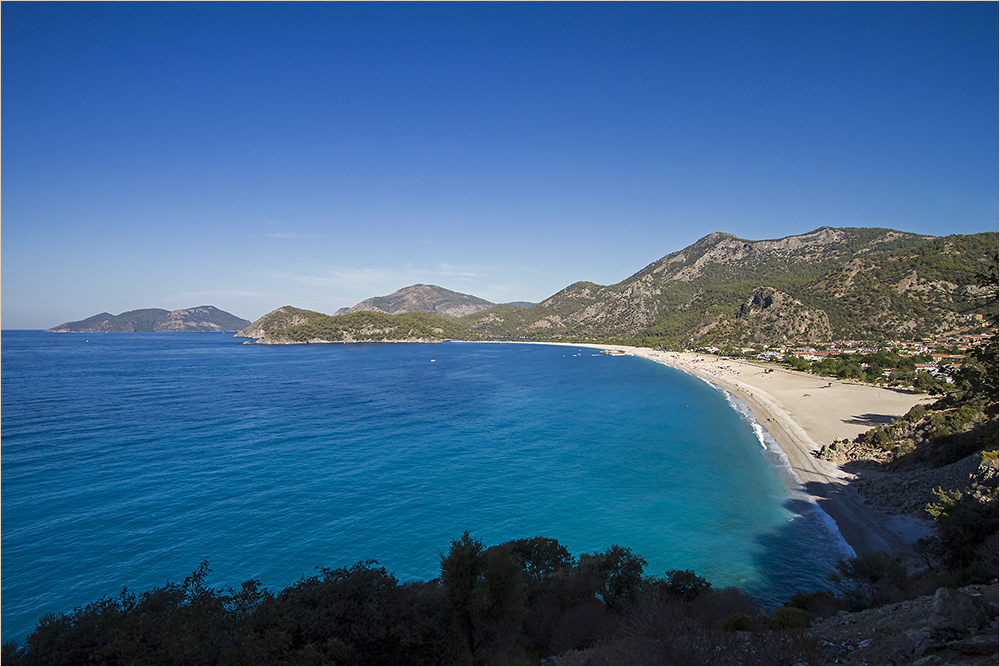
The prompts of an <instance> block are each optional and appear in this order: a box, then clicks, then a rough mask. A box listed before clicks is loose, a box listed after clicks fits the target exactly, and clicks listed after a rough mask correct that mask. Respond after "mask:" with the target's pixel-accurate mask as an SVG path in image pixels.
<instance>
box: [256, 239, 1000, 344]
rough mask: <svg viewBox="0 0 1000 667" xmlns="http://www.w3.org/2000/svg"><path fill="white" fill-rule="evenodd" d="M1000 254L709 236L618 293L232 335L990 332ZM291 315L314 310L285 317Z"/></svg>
mask: <svg viewBox="0 0 1000 667" xmlns="http://www.w3.org/2000/svg"><path fill="white" fill-rule="evenodd" d="M997 250H998V235H997V233H996V232H991V233H983V234H973V235H955V236H947V237H940V238H937V237H929V236H921V235H917V234H908V233H904V232H898V231H894V230H889V229H868V228H858V229H855V228H843V229H835V228H830V227H823V228H820V229H817V230H815V231H813V232H809V233H807V234H800V235H796V236H789V237H786V238H783V239H776V240H764V241H750V240H745V239H739V238H737V237H735V236H732V235H731V234H723V233H719V232H716V233H713V234H709V235H708V236H706V237H705V238H703V239H701V240H699V241H697V242H696V243H694V244H692V245H691V246H689V247H687V248H685V249H683V250H680V251H677V252H673V253H671V254H669V255H667V256H665V257H663V258H662V259H660V260H658V261H656V262H654V263H652V264H650V265H649V266H647V267H646V268H644V269H642V270H641V271H639V272H638V273H636V274H634V275H632V276H631V277H629V278H627V279H625V280H623V281H622V282H620V283H617V284H615V285H607V286H605V285H598V284H596V283H593V282H586V281H583V282H578V283H574V284H573V285H570V286H568V287H566V288H565V289H563V290H561V291H560V292H558V293H556V294H554V295H552V296H551V297H549V298H547V299H545V300H544V301H542V302H541V303H538V304H534V305H531V306H528V307H521V306H517V305H512V304H504V305H492V306H489V304H488V302H486V301H484V300H482V299H479V298H477V297H473V296H470V295H462V294H458V293H456V292H451V291H450V290H445V289H443V288H439V287H435V286H428V285H414V286H411V287H408V288H404V289H402V290H399V291H398V292H396V293H395V294H393V295H390V296H388V297H378V298H373V299H369V300H366V301H363V302H362V303H360V304H358V305H357V306H354V307H353V308H350V309H343V310H342V311H341V313H342V314H340V315H335V316H332V317H330V319H327V320H324V321H323V323H322V326H320V325H318V324H317V323H313V324H312V326H310V327H306V328H299V329H296V330H294V331H292V330H289V331H285V329H287V328H289V327H291V326H293V325H301V324H303V323H305V322H306V321H307V320H311V319H312V318H313V317H318V316H320V315H321V314H320V313H311V311H302V310H301V309H296V308H292V307H291V306H285V307H284V308H279V309H278V310H276V311H274V312H273V313H268V314H267V315H265V316H264V317H262V318H260V319H259V320H258V321H257V322H255V323H254V324H253V325H251V326H250V327H247V328H246V329H244V330H243V331H241V332H240V333H239V334H238V335H240V336H243V337H247V338H252V339H254V340H256V341H257V342H260V343H272V344H273V343H277V344H288V343H303V342H338V343H340V342H372V341H424V342H435V341H440V340H445V339H456V340H495V339H504V340H539V341H573V342H584V341H587V342H613V343H618V344H631V345H638V346H644V347H660V346H664V347H670V348H675V349H676V348H686V347H698V346H708V345H712V346H718V347H725V346H737V347H738V346H744V345H777V344H788V343H799V342H802V343H809V342H813V343H816V342H824V341H831V340H844V339H856V340H872V341H878V340H892V339H895V340H917V339H921V338H923V337H927V336H937V335H940V334H943V333H946V332H953V331H963V332H977V331H985V330H987V329H988V326H987V325H988V323H989V321H990V320H991V318H993V317H995V315H996V313H997V304H996V302H995V300H990V299H984V298H983V288H982V287H981V286H980V285H979V284H978V282H977V279H976V276H977V275H979V274H981V273H982V272H983V271H984V270H986V269H988V268H989V267H991V266H994V265H995V264H996V257H997ZM291 311H297V312H298V313H299V314H300V315H301V314H302V313H311V314H309V315H307V316H301V317H298V318H296V319H295V321H294V322H292V321H287V319H286V318H285V317H283V316H281V315H280V314H281V313H287V312H291ZM365 313H370V314H367V315H366V314H365ZM462 313H468V314H462ZM460 314H462V315H461V316H460V317H455V315H460ZM324 317H327V316H324ZM413 317H416V318H418V321H413V320H412V319H397V318H413ZM338 318H346V319H338ZM433 318H436V319H433Z"/></svg>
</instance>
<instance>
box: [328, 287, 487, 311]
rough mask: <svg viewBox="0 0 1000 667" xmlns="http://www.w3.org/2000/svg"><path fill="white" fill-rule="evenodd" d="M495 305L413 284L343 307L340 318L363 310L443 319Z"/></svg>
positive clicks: (472, 297)
mask: <svg viewBox="0 0 1000 667" xmlns="http://www.w3.org/2000/svg"><path fill="white" fill-rule="evenodd" d="M494 305H495V304H493V303H491V302H490V301H487V300H485V299H480V298H479V297H476V296H472V295H470V294H462V293H460V292H453V291H452V290H449V289H445V288H443V287H438V286H437V285H423V284H417V285H410V286H409V287H404V288H402V289H399V290H396V291H395V292H393V293H392V294H390V295H388V296H376V297H372V298H370V299H365V300H364V301H362V302H361V303H359V304H357V305H355V306H352V307H350V308H342V309H340V310H338V311H337V313H336V314H337V315H347V314H349V313H358V312H362V311H373V312H376V313H386V314H387V315H403V314H405V313H430V314H431V315H440V316H442V317H463V316H465V315H472V314H474V313H478V312H480V311H483V310H486V309H487V308H490V307H492V306H494Z"/></svg>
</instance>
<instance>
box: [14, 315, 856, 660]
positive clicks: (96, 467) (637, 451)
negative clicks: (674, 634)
mask: <svg viewBox="0 0 1000 667" xmlns="http://www.w3.org/2000/svg"><path fill="white" fill-rule="evenodd" d="M242 343H243V340H242V339H238V338H234V337H233V336H232V335H231V334H213V333H194V334H183V333H163V334H116V333H106V334H102V333H79V334H54V333H46V332H42V331H3V332H2V334H0V363H2V373H0V378H2V385H0V397H2V411H0V429H2V432H0V475H2V484H0V492H2V503H0V513H2V517H0V520H2V523H0V536H2V549H0V578H2V597H0V608H2V638H3V641H9V640H18V641H23V639H24V638H25V637H26V636H27V634H28V633H29V632H30V631H31V629H32V628H33V627H34V625H35V624H36V623H37V622H38V620H39V618H40V617H41V616H42V615H43V614H45V613H47V612H54V613H60V612H70V611H72V610H73V608H74V607H77V606H83V605H86V604H87V603H89V602H92V601H95V600H97V599H99V598H101V597H103V596H114V595H117V594H118V593H119V592H121V591H122V589H123V588H127V589H129V590H130V591H134V592H141V591H144V590H148V589H150V588H152V587H154V586H161V585H164V584H165V583H167V582H177V583H179V582H182V581H183V580H184V578H185V577H186V576H188V575H190V574H191V573H192V572H193V571H194V570H195V569H196V568H197V567H198V566H199V564H200V563H201V562H202V561H205V560H207V561H208V565H209V568H210V569H211V574H210V576H209V580H208V583H209V585H211V586H214V587H222V586H233V587H238V586H239V584H240V583H241V582H243V581H246V580H257V581H259V582H261V584H262V585H263V586H265V587H267V588H268V589H270V590H271V591H273V592H277V591H279V590H281V589H282V588H285V587H287V586H290V585H293V584H294V583H295V582H297V581H299V580H300V579H301V578H303V577H310V576H313V575H316V574H318V573H319V569H318V568H338V567H345V566H350V565H352V564H354V563H357V562H359V561H362V560H368V559H374V560H376V561H378V563H379V564H380V565H381V566H383V567H385V568H386V569H387V570H388V571H389V572H392V573H394V574H395V576H396V577H397V578H398V579H399V580H401V581H411V580H421V581H426V580H430V579H433V578H435V577H437V576H438V575H439V571H440V570H439V568H440V560H441V555H442V554H443V553H447V551H448V549H449V546H450V544H451V541H452V540H454V539H457V538H459V537H460V536H461V535H462V533H463V531H466V530H468V531H470V533H471V534H472V536H473V537H475V538H477V539H479V540H481V541H482V542H483V543H485V544H487V545H491V544H499V543H501V542H505V541H508V540H513V539H518V538H523V537H534V536H544V537H551V538H555V539H557V540H558V541H559V542H560V543H561V544H563V545H564V546H566V548H567V549H569V551H570V552H571V553H572V554H573V555H574V556H580V555H582V554H585V553H594V552H597V551H603V550H605V549H607V548H609V547H611V546H612V545H620V546H625V547H629V548H630V549H632V551H633V552H634V553H636V554H638V555H640V556H642V557H643V558H645V560H646V561H647V565H646V569H645V573H646V574H648V575H663V573H664V572H666V571H668V570H673V569H682V570H687V569H689V570H693V571H695V572H696V573H697V574H699V575H700V576H702V577H705V578H706V579H708V580H709V581H710V582H711V583H712V585H713V587H716V588H721V587H726V586H737V587H740V588H742V589H744V590H746V591H748V592H749V593H751V594H753V595H754V596H756V597H757V598H758V600H760V601H761V602H762V603H763V604H764V605H765V607H768V608H773V607H774V606H777V605H779V604H781V603H782V602H784V601H787V600H788V599H789V598H790V597H791V596H792V595H793V594H794V593H795V592H796V591H813V590H819V589H825V588H828V587H829V583H828V582H827V580H826V578H825V576H826V574H827V573H828V572H829V571H831V570H832V569H833V568H834V567H835V565H836V562H837V561H838V560H839V559H841V558H844V557H846V556H847V555H850V554H851V552H850V548H849V547H848V546H847V545H846V544H845V543H844V541H843V539H842V538H841V536H840V534H839V533H838V532H837V530H836V525H835V524H834V523H833V522H832V521H831V520H830V518H829V517H828V516H827V515H826V514H824V513H823V512H822V511H821V510H819V508H818V507H817V506H816V505H815V504H814V503H813V502H812V501H811V500H810V499H809V497H808V496H807V495H806V494H805V493H804V491H803V490H802V487H801V485H800V484H798V482H797V480H796V479H795V477H794V475H793V474H792V473H791V471H790V469H789V468H788V464H787V459H785V457H784V455H783V453H782V452H781V450H780V448H779V447H778V446H777V444H776V443H775V442H774V441H773V440H771V439H770V436H768V435H767V434H766V432H765V431H764V430H763V429H761V428H760V425H759V424H757V423H756V421H755V419H754V416H753V415H752V414H751V413H750V412H749V410H747V408H746V405H745V404H743V403H741V402H740V401H738V400H737V399H735V398H734V397H732V396H731V395H728V394H726V393H725V392H723V391H721V390H720V389H719V388H717V387H715V386H713V385H711V384H709V383H708V382H705V381H703V380H701V379H698V378H695V377H692V376H690V375H688V374H685V373H684V372H681V371H679V370H676V369H673V368H670V367H667V366H664V365H662V364H658V363H656V362H653V361H650V360H646V359H642V358H638V357H632V356H610V355H604V354H602V353H601V352H600V351H599V350H596V349H592V348H587V347H574V346H562V345H536V344H518V343H466V342H446V343H441V344H388V343H385V344H352V345H288V346H261V345H244V344H242Z"/></svg>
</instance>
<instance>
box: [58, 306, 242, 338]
mask: <svg viewBox="0 0 1000 667" xmlns="http://www.w3.org/2000/svg"><path fill="white" fill-rule="evenodd" d="M248 324H250V320H244V319H243V318H241V317H236V316H235V315H233V314H232V313H227V312H226V311H224V310H219V309H218V308H216V307H215V306H197V307H195V308H185V309H182V310H165V309H163V308H142V309H139V310H130V311H128V312H125V313H122V314H120V315H112V314H111V313H99V314H97V315H94V316H92V317H88V318H87V319H85V320H80V321H79V322H66V323H65V324H60V325H59V326H57V327H52V328H51V329H46V331H49V332H52V333H77V332H105V333H153V332H184V333H194V332H216V333H218V332H223V331H238V330H240V329H243V328H244V327H246V326H247V325H248Z"/></svg>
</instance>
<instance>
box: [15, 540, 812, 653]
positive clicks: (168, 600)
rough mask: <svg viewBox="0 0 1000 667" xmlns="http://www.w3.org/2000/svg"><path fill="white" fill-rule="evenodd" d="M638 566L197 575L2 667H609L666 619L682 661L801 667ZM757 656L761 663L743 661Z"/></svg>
mask: <svg viewBox="0 0 1000 667" xmlns="http://www.w3.org/2000/svg"><path fill="white" fill-rule="evenodd" d="M644 565H645V560H644V559H643V558H641V557H640V556H638V555H636V554H633V553H632V552H631V550H629V549H627V548H623V547H619V546H612V547H611V548H610V549H608V550H607V551H604V552H598V553H593V554H585V555H583V556H581V557H580V558H579V560H576V559H574V558H572V557H571V556H570V554H569V552H568V551H567V550H566V549H565V547H563V546H562V545H560V544H559V543H558V542H557V541H556V540H553V539H551V538H544V537H535V538H526V539H520V540H514V541H511V542H506V543H503V544H499V545H494V546H490V547H487V546H486V545H484V544H483V543H482V542H480V541H479V540H477V539H475V538H473V537H472V536H471V535H470V534H469V533H468V532H466V533H465V534H463V535H462V536H461V537H459V538H458V539H455V540H452V543H451V546H450V548H449V550H448V553H447V554H442V555H441V576H440V578H439V579H435V580H433V581H429V582H408V583H403V582H400V581H398V580H397V579H396V578H395V577H394V576H393V575H392V574H390V573H388V572H387V571H386V570H385V569H384V568H382V567H379V566H378V564H377V563H376V562H374V561H363V562H359V563H357V564H355V565H353V566H351V567H345V568H338V569H325V568H324V569H322V570H321V571H320V572H319V574H317V575H315V576H312V577H308V578H303V579H301V580H300V581H299V582H297V583H296V584H294V585H292V586H289V587H288V588H286V589H284V590H282V591H279V592H277V593H272V592H270V591H268V590H266V589H264V588H262V587H261V585H260V582H258V581H247V582H245V583H244V584H242V586H240V587H239V588H238V589H232V588H229V587H223V588H219V589H213V588H210V587H209V586H208V585H207V577H208V573H209V569H208V565H207V563H202V565H201V566H200V567H199V568H198V569H197V570H196V571H195V572H194V573H193V574H192V575H191V576H190V577H187V578H186V579H185V580H184V583H183V584H179V585H178V584H171V583H167V584H166V585H164V586H161V587H157V588H154V589H152V590H150V591H147V592H145V593H141V594H135V593H131V592H129V591H127V590H123V591H122V592H121V594H119V595H118V596H115V597H108V598H103V599H101V600H98V601H97V602H94V603H91V604H89V605H87V606H86V607H82V608H77V609H75V610H73V611H72V612H70V613H64V614H46V615H45V616H44V617H43V618H42V619H41V620H40V621H39V623H38V625H37V626H36V627H35V629H34V630H33V631H32V633H31V634H30V635H29V636H28V638H27V640H26V641H25V642H24V644H23V645H22V646H18V645H16V644H14V643H7V644H5V645H4V647H3V663H4V664H79V665H84V664H109V665H111V664H168V665H169V664H317V665H318V664H361V665H364V664H382V665H389V664H458V663H466V664H489V663H500V664H523V663H526V662H533V663H536V664H537V663H538V662H539V661H540V660H541V659H542V658H545V657H548V656H551V655H555V654H560V653H564V652H566V651H573V650H583V649H593V650H596V651H598V655H601V656H603V657H602V658H600V659H601V660H606V661H610V662H612V663H616V662H622V661H624V660H627V659H628V657H629V656H630V655H633V654H635V653H636V652H637V651H646V650H648V649H649V647H648V646H647V643H648V640H649V637H648V636H647V634H646V633H647V632H648V630H649V629H650V626H649V624H650V623H651V622H652V623H653V624H654V625H656V624H664V623H667V622H668V621H669V620H670V619H674V621H675V622H676V623H677V624H678V625H677V629H678V630H679V631H681V632H680V633H679V634H678V644H677V645H676V646H675V647H673V648H672V650H673V651H675V654H676V655H678V656H681V655H683V656H686V657H687V659H685V660H683V662H685V663H687V664H697V663H696V662H693V661H692V660H693V659H694V658H696V657H697V656H699V655H701V654H700V653H699V651H701V650H702V649H701V648H699V646H698V639H699V637H702V636H703V635H704V634H705V633H706V632H708V633H711V634H713V635H714V636H716V637H717V638H718V640H719V642H718V645H719V646H724V647H726V648H725V649H719V651H720V652H717V653H715V654H713V658H712V660H713V662H723V663H732V662H736V661H737V660H738V661H741V662H747V663H748V664H772V663H774V662H775V660H774V658H775V657H780V658H781V660H779V662H787V661H790V660H793V659H797V658H801V657H802V645H801V642H798V641H793V638H792V635H789V634H788V631H787V628H784V627H783V628H778V629H777V630H776V631H774V632H768V633H758V634H757V635H756V636H749V637H748V636H746V635H745V634H740V633H738V632H737V630H735V629H733V628H730V629H725V628H723V622H722V619H725V618H728V617H730V616H732V615H733V614H736V613H743V614H749V615H752V616H751V617H753V618H756V617H757V616H759V615H760V614H762V610H761V608H760V606H759V605H758V604H757V603H756V602H755V601H754V600H753V599H752V598H750V597H749V596H748V595H746V594H745V593H742V592H740V591H737V590H735V589H722V590H718V591H716V590H713V589H712V588H711V585H710V584H709V583H708V582H707V581H706V580H705V579H703V578H701V577H699V576H697V575H696V574H695V573H694V572H691V571H671V572H667V573H665V575H664V576H663V577H648V576H644V574H643V567H644ZM664 630H667V631H669V628H664ZM684 633H687V634H686V635H685V634H684ZM595 647H597V648H595ZM757 648H760V649H763V648H768V650H767V651H762V652H761V654H760V655H759V657H757V658H752V657H750V656H753V655H754V650H755V649H757ZM779 649H780V650H779ZM776 650H778V653H775V651H776ZM765 656H766V657H765ZM702 657H703V658H704V657H705V656H702Z"/></svg>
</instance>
